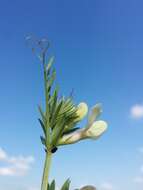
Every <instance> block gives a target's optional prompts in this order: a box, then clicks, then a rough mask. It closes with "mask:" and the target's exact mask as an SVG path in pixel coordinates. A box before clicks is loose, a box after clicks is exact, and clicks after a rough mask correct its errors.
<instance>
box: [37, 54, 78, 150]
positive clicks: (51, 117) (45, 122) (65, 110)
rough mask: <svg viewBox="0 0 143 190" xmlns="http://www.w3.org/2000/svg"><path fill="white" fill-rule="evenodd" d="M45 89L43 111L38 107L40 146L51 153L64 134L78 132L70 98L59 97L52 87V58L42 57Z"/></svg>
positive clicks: (54, 87)
mask: <svg viewBox="0 0 143 190" xmlns="http://www.w3.org/2000/svg"><path fill="white" fill-rule="evenodd" d="M42 60H43V62H42V63H43V70H44V87H45V111H43V110H42V108H41V107H40V106H39V107H38V108H39V112H40V115H41V118H40V119H39V122H40V125H41V127H42V130H43V136H41V141H42V144H43V145H44V146H45V148H46V150H47V151H52V149H53V148H55V147H57V146H58V141H59V139H60V138H62V136H63V135H64V134H69V133H71V132H73V131H76V130H78V128H75V124H76V122H75V121H76V119H77V114H76V112H77V108H76V105H75V104H74V103H73V100H72V98H71V97H68V98H65V97H59V89H58V87H57V86H55V85H54V81H55V78H56V71H55V70H54V69H53V68H52V66H53V62H54V57H51V58H50V59H49V62H48V64H46V61H45V54H43V55H42Z"/></svg>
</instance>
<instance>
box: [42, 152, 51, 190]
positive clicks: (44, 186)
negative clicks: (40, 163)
mask: <svg viewBox="0 0 143 190" xmlns="http://www.w3.org/2000/svg"><path fill="white" fill-rule="evenodd" d="M51 159H52V153H51V152H48V153H46V159H45V166H44V172H43V179H42V186H41V190H48V183H49V172H50V165H51Z"/></svg>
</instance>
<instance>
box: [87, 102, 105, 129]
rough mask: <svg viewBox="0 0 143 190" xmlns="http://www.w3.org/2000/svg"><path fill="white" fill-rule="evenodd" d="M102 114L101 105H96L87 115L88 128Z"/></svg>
mask: <svg viewBox="0 0 143 190" xmlns="http://www.w3.org/2000/svg"><path fill="white" fill-rule="evenodd" d="M101 113H102V109H101V104H96V105H95V106H94V107H93V108H92V110H91V113H90V114H89V117H88V126H89V127H90V126H91V125H92V124H93V123H94V121H95V120H96V119H97V117H98V116H99V115H100V114H101Z"/></svg>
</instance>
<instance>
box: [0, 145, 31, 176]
mask: <svg viewBox="0 0 143 190" xmlns="http://www.w3.org/2000/svg"><path fill="white" fill-rule="evenodd" d="M0 161H1V162H2V163H4V164H7V166H1V167H0V175H1V176H19V175H25V174H26V173H27V171H28V170H29V169H30V167H31V164H32V163H33V162H34V158H33V157H32V156H27V157H24V156H17V157H15V156H9V155H8V154H7V153H6V152H5V151H4V150H3V149H2V148H0Z"/></svg>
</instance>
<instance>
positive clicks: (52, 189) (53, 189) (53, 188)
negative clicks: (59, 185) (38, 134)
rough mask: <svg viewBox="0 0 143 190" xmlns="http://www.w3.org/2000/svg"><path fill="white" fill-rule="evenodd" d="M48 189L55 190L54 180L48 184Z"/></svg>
mask: <svg viewBox="0 0 143 190" xmlns="http://www.w3.org/2000/svg"><path fill="white" fill-rule="evenodd" d="M50 190H55V180H53V181H52V183H51V185H50Z"/></svg>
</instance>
